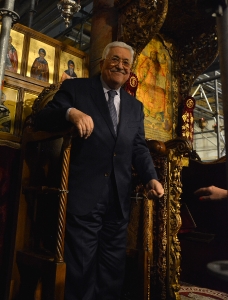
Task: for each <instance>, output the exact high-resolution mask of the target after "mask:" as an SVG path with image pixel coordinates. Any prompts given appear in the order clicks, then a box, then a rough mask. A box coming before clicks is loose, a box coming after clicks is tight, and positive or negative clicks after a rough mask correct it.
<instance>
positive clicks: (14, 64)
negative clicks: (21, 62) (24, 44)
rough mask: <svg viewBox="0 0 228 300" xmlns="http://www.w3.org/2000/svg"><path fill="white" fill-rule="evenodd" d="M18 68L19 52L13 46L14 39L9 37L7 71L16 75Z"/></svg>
mask: <svg viewBox="0 0 228 300" xmlns="http://www.w3.org/2000/svg"><path fill="white" fill-rule="evenodd" d="M17 68H18V56H17V50H16V49H15V48H14V46H13V45H12V37H11V36H10V37H9V43H8V50H7V55H6V65H5V69H6V70H8V71H11V72H14V73H17Z"/></svg>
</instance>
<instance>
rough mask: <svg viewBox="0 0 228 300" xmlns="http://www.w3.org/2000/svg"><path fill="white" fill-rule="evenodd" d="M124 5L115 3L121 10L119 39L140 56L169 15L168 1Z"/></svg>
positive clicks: (126, 2)
mask: <svg viewBox="0 0 228 300" xmlns="http://www.w3.org/2000/svg"><path fill="white" fill-rule="evenodd" d="M129 2H130V3H129ZM124 3H125V4H124V5H123V4H122V1H121V4H120V1H115V6H116V7H117V8H118V9H119V10H120V17H119V22H118V26H119V30H118V39H119V40H123V41H124V42H126V43H128V44H130V45H131V46H132V47H133V48H134V49H135V51H136V53H137V54H139V53H140V52H141V51H142V50H143V48H144V47H145V46H146V45H147V44H148V43H149V41H150V40H151V39H152V38H153V36H154V35H155V34H156V33H158V32H159V30H160V28H161V26H162V24H163V22H164V20H165V17H166V14H167V9H168V0H158V1H156V0H152V1H151V0H141V1H136V0H133V1H125V2H124ZM126 4H128V5H126Z"/></svg>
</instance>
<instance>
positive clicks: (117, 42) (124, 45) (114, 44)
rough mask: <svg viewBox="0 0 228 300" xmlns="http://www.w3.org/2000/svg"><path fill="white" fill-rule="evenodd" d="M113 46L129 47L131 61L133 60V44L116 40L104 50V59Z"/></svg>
mask: <svg viewBox="0 0 228 300" xmlns="http://www.w3.org/2000/svg"><path fill="white" fill-rule="evenodd" d="M113 47H120V48H125V49H128V50H129V51H130V53H131V63H132V62H133V58H134V50H133V49H132V47H131V46H129V45H128V44H126V43H124V42H119V41H115V42H112V43H109V44H108V45H107V46H106V47H105V48H104V50H103V53H102V59H105V58H106V57H107V55H108V53H109V51H110V48H113Z"/></svg>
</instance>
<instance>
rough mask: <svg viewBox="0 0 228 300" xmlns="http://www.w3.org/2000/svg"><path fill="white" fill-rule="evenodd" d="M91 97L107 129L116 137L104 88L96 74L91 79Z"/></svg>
mask: <svg viewBox="0 0 228 300" xmlns="http://www.w3.org/2000/svg"><path fill="white" fill-rule="evenodd" d="M91 97H92V99H93V101H94V103H95V105H96V106H97V108H98V110H99V111H100V113H101V115H102V117H103V118H104V120H105V122H106V124H107V126H108V128H109V130H110V131H111V133H112V135H113V137H114V138H115V139H116V134H115V131H114V127H113V123H112V119H111V116H110V113H109V109H108V105H107V101H106V98H105V94H104V90H103V87H102V84H101V81H100V76H96V77H94V78H93V80H92V92H91Z"/></svg>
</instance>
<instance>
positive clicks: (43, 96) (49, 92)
mask: <svg viewBox="0 0 228 300" xmlns="http://www.w3.org/2000/svg"><path fill="white" fill-rule="evenodd" d="M60 86H61V82H59V83H56V84H51V85H50V86H49V87H45V88H44V89H43V91H42V92H41V93H40V94H39V96H38V97H37V98H36V99H35V101H34V103H33V106H32V113H31V115H29V116H28V118H27V119H26V120H25V125H24V127H33V126H34V120H35V116H36V114H37V113H38V112H39V111H40V110H41V109H42V108H43V107H44V106H45V105H46V104H47V103H48V102H49V101H50V100H51V99H52V98H53V96H54V94H55V93H56V92H57V91H58V89H59V88H60Z"/></svg>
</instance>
